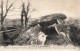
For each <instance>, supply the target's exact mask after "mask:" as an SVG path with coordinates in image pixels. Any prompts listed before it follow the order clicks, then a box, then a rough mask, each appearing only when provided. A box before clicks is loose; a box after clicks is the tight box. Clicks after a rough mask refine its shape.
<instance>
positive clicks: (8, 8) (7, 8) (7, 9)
mask: <svg viewBox="0 0 80 51" xmlns="http://www.w3.org/2000/svg"><path fill="white" fill-rule="evenodd" d="M14 2H15V1H14ZM14 2H13V3H12V4H11V5H10V6H9V7H8V0H7V4H6V13H5V15H4V18H5V17H6V16H7V13H8V11H9V10H10V8H11V7H12V6H13V4H14Z"/></svg>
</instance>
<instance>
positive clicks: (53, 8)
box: [0, 0, 80, 19]
mask: <svg viewBox="0 0 80 51" xmlns="http://www.w3.org/2000/svg"><path fill="white" fill-rule="evenodd" d="M0 1H1V0H0ZM13 1H14V0H9V4H10V3H12V2H13ZM22 2H25V3H26V5H27V0H16V1H15V3H14V6H13V7H15V9H14V10H15V11H11V12H9V13H8V16H7V17H6V18H8V19H13V18H14V19H15V18H20V11H21V8H20V7H21V4H22ZM5 3H6V0H4V5H5ZM4 9H5V6H4ZM31 9H36V11H35V12H33V13H32V14H31V17H32V18H39V17H41V16H44V15H48V14H54V13H63V14H65V15H66V16H67V17H75V18H79V17H80V0H31Z"/></svg>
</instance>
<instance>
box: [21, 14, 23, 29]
mask: <svg viewBox="0 0 80 51" xmlns="http://www.w3.org/2000/svg"><path fill="white" fill-rule="evenodd" d="M21 29H23V14H22V15H21Z"/></svg>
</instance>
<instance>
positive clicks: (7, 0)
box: [6, 0, 8, 11]
mask: <svg viewBox="0 0 80 51" xmlns="http://www.w3.org/2000/svg"><path fill="white" fill-rule="evenodd" d="M7 8H8V0H7V2H6V11H7Z"/></svg>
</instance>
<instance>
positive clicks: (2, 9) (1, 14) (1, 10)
mask: <svg viewBox="0 0 80 51" xmlns="http://www.w3.org/2000/svg"><path fill="white" fill-rule="evenodd" d="M1 17H3V0H1Z"/></svg>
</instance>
